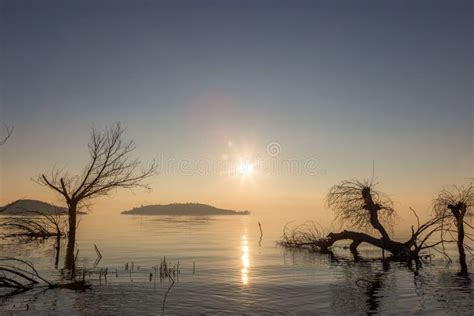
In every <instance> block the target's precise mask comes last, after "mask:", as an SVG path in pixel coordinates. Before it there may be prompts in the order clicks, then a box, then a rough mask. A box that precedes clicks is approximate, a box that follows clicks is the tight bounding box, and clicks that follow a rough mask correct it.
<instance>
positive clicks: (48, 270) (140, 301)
mask: <svg viewBox="0 0 474 316" xmlns="http://www.w3.org/2000/svg"><path fill="white" fill-rule="evenodd" d="M290 215H291V214H290ZM258 221H260V222H261V223H262V227H263V238H262V239H261V240H260V231H259V228H258ZM286 221H287V219H286V218H276V217H275V216H272V215H271V214H267V215H265V216H254V215H250V216H213V217H184V216H183V217H181V216H180V217H161V216H160V217H158V216H156V217H153V216H130V215H128V216H125V215H118V214H102V213H100V212H94V213H92V214H90V215H86V216H82V218H81V221H80V224H79V230H78V241H77V243H78V248H79V254H78V266H79V267H86V268H89V269H92V270H93V271H94V272H95V273H91V274H89V273H88V274H87V275H86V279H87V280H89V281H90V282H91V283H92V289H91V290H86V291H84V292H75V291H71V290H66V289H55V290H46V291H44V290H41V289H38V290H34V291H29V292H27V293H24V294H20V295H16V296H13V297H10V298H5V299H2V300H0V302H1V303H0V311H1V314H2V315H3V314H4V312H6V311H8V312H6V314H8V313H9V312H12V311H14V312H18V313H21V312H22V311H26V310H28V311H35V314H46V313H48V314H68V315H82V314H86V315H89V314H110V315H118V314H137V313H140V314H150V315H156V314H163V313H164V314H169V315H172V314H221V313H234V314H293V315H300V314H302V315H304V314H359V315H365V314H373V313H381V314H440V315H443V314H465V315H472V310H473V309H474V294H473V293H474V286H473V284H472V283H470V279H472V278H473V274H471V275H470V278H461V277H458V276H457V275H456V272H457V269H458V266H457V264H456V263H454V264H452V265H449V266H447V265H446V261H445V260H444V259H442V257H441V255H435V257H434V258H433V259H432V260H431V263H428V264H425V265H424V267H423V268H422V269H420V270H419V271H418V273H416V272H415V271H413V270H412V269H411V268H409V267H407V266H406V265H403V264H399V263H390V264H388V265H383V264H382V263H381V262H380V261H372V262H354V261H353V260H349V259H350V258H351V257H350V255H349V253H348V250H345V249H344V248H343V247H342V246H341V247H337V248H336V249H335V253H336V255H337V259H334V258H330V257H328V256H327V255H322V254H317V253H310V252H307V251H290V250H287V249H284V248H281V247H280V246H278V245H277V243H276V242H277V241H278V240H279V238H280V237H281V235H282V230H283V226H284V224H285V222H286ZM94 245H97V247H98V248H99V250H100V252H101V254H102V256H103V258H102V259H101V261H100V262H99V263H98V264H97V266H96V267H95V268H94V261H95V260H96V257H97V254H96V252H95V250H94ZM0 249H1V253H2V256H7V255H8V256H17V257H22V258H27V259H28V260H31V261H32V262H33V263H34V264H35V266H36V267H37V268H38V270H39V271H40V273H41V274H42V275H43V276H46V277H47V278H50V279H59V278H60V277H61V273H60V270H56V269H55V268H54V246H53V243H52V241H47V242H34V243H28V244H18V243H13V242H12V241H11V240H3V241H2V244H1V248H0ZM63 249H64V245H63ZM361 254H362V255H363V256H365V257H374V256H377V255H378V254H379V251H378V250H376V249H371V248H370V247H368V246H367V247H362V249H361ZM164 257H166V261H167V262H168V264H169V265H170V266H176V267H177V264H178V261H179V270H180V273H179V274H176V275H175V277H174V279H175V282H174V283H172V282H171V280H169V279H164V280H162V281H160V280H159V279H157V281H156V282H155V280H154V276H153V277H152V280H151V281H150V273H154V271H153V268H152V267H153V266H159V265H160V262H161V260H163V258H164ZM471 259H472V258H469V260H471ZM127 264H128V269H127V270H126V265H127ZM132 266H133V271H131V267H132ZM105 268H107V270H108V274H107V279H106V280H105V278H104V277H103V276H100V277H99V271H100V270H101V269H103V271H104V269H105ZM469 268H470V269H471V270H472V269H473V266H472V261H470V266H469ZM165 298H166V299H165Z"/></svg>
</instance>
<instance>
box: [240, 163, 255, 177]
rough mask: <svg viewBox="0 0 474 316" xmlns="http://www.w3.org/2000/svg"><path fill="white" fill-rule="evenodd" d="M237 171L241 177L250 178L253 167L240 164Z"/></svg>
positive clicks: (247, 164)
mask: <svg viewBox="0 0 474 316" xmlns="http://www.w3.org/2000/svg"><path fill="white" fill-rule="evenodd" d="M238 171H239V174H240V175H241V176H245V177H247V176H250V175H252V173H253V165H252V164H250V163H242V164H240V165H239V169H238Z"/></svg>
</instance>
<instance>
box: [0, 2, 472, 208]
mask: <svg viewBox="0 0 474 316" xmlns="http://www.w3.org/2000/svg"><path fill="white" fill-rule="evenodd" d="M0 2H1V17H0V18H1V22H0V32H1V33H0V38H1V45H2V54H1V59H0V63H1V64H0V80H1V94H0V96H1V121H2V122H4V123H6V124H8V125H13V126H14V128H15V129H14V134H13V136H12V137H11V139H10V140H9V142H8V143H7V144H6V145H4V146H3V147H2V148H1V149H0V154H1V156H0V158H1V160H0V162H1V165H0V166H1V182H0V185H1V187H0V193H1V198H0V203H6V202H7V201H10V200H12V199H16V198H25V197H28V198H39V199H44V200H48V201H57V199H56V197H55V195H54V194H53V193H52V192H49V191H48V190H47V189H45V188H41V187H39V186H38V185H37V184H35V183H34V182H32V181H31V180H30V179H31V178H32V177H35V176H36V175H38V174H39V173H41V172H45V171H48V170H50V169H51V168H52V167H53V166H57V167H65V168H67V169H70V170H72V171H74V170H76V171H77V170H80V168H81V166H82V165H83V164H84V159H85V157H86V155H87V147H86V145H87V140H88V137H89V130H90V127H91V126H93V125H95V126H98V127H103V126H105V125H108V124H111V123H113V122H114V121H122V122H123V123H124V124H125V125H126V126H127V127H128V129H127V133H126V135H127V137H128V138H131V139H134V140H135V142H136V144H137V151H136V156H138V157H140V158H141V159H143V161H145V162H148V161H150V160H152V159H159V160H160V161H161V162H163V161H165V160H170V159H171V160H173V161H176V162H177V164H178V165H179V164H180V162H182V161H186V163H185V164H186V165H187V166H189V165H191V166H192V167H191V169H192V170H186V171H185V172H183V170H179V169H180V167H179V166H171V167H169V168H164V169H163V170H162V172H161V175H159V176H157V177H155V178H153V179H152V180H151V184H152V187H153V191H152V192H151V193H147V192H143V191H141V190H136V191H135V193H134V194H132V193H130V192H128V191H125V192H117V193H116V194H114V195H113V198H112V199H101V200H98V201H97V203H96V204H95V206H94V208H95V209H109V210H114V211H118V210H123V209H126V208H130V207H132V206H135V205H137V204H148V203H165V202H173V201H176V202H186V201H196V202H204V203H210V204H214V205H216V206H221V207H229V208H236V209H249V210H252V211H254V212H259V211H262V212H269V211H289V210H291V211H295V212H297V211H299V210H300V211H301V212H307V211H308V212H313V211H314V212H315V213H317V212H319V211H320V210H321V209H322V205H323V197H324V195H325V194H326V192H327V190H328V189H329V187H330V186H331V185H333V184H335V183H337V182H339V181H341V180H343V179H351V178H370V177H371V176H372V165H373V163H374V165H375V176H376V179H377V180H378V182H379V183H380V188H381V189H382V190H383V191H385V192H387V193H388V194H390V195H391V196H392V197H393V198H394V200H395V201H396V202H397V203H398V207H399V208H400V211H402V212H403V210H405V209H407V208H408V206H409V205H414V206H417V207H419V208H421V209H422V210H423V211H425V210H427V208H428V206H429V203H430V200H431V199H432V197H433V196H434V194H435V193H436V191H437V190H439V189H440V188H441V187H442V185H444V184H452V183H465V182H466V181H467V179H468V178H470V177H473V176H474V174H473V162H474V155H473V120H474V119H473V71H474V66H473V22H472V21H473V20H474V17H473V2H472V1H456V0H449V1H448V0H446V1H416V0H414V1H401V0H400V1H399V0H392V1H391V0H388V1H381V0H380V1H362V0H361V1H357V0H348V1H334V0H332V1H269V0H261V1H259V0H255V1H231V0H221V1H191V0H189V1H176V0H174V1H167V2H161V1H140V0H133V1H132V0H129V1H118V0H107V1H105V0H104V1H84V0H81V1H72V0H63V1H46V0H41V1H40V0H34V1H33V0H31V1H24V0H11V1H10V0H0ZM271 142H276V143H277V144H273V145H274V148H276V149H280V148H281V151H280V152H279V153H278V155H277V156H271V155H269V154H268V153H267V146H268V144H269V143H271ZM257 157H258V162H260V163H262V164H263V165H265V166H264V167H263V168H260V167H261V166H260V167H258V166H256V168H255V172H254V173H253V174H252V175H250V176H248V177H243V176H239V175H233V174H229V173H226V172H222V171H221V170H219V171H218V172H214V171H210V172H207V171H206V172H200V171H199V170H198V172H196V170H195V169H196V167H195V166H194V164H196V161H198V162H199V161H200V163H204V164H208V165H212V166H215V165H217V164H218V163H219V162H222V161H238V160H239V159H242V160H243V161H248V162H249V163H255V162H256V161H257ZM226 159H227V160H226ZM290 159H291V161H292V164H294V165H295V166H296V165H297V166H298V168H299V169H298V170H297V171H295V170H283V169H285V168H284V167H282V166H281V165H278V164H279V163H280V164H281V163H282V162H283V161H289V160H290ZM308 161H309V163H308ZM270 163H272V164H273V163H275V165H273V167H271V168H273V169H272V170H271V172H269V171H268V170H267V169H266V168H268V164H270ZM193 166H194V167H193ZM181 169H183V166H182V165H181ZM184 169H189V168H188V167H186V168H184ZM263 169H264V170H263ZM309 169H310V170H309Z"/></svg>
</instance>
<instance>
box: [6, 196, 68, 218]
mask: <svg viewBox="0 0 474 316" xmlns="http://www.w3.org/2000/svg"><path fill="white" fill-rule="evenodd" d="M0 210H3V211H0V215H25V216H27V215H36V214H35V213H34V212H41V213H43V214H46V215H50V214H64V215H66V214H67V208H64V207H60V206H56V205H53V204H50V203H46V202H43V201H38V200H28V199H24V200H18V201H15V202H13V203H12V204H10V205H5V206H2V207H0Z"/></svg>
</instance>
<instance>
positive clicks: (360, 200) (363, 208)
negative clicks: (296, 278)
mask: <svg viewBox="0 0 474 316" xmlns="http://www.w3.org/2000/svg"><path fill="white" fill-rule="evenodd" d="M327 202H328V206H329V207H330V208H332V209H333V210H334V211H335V213H336V220H338V221H339V222H341V223H342V224H346V225H347V226H348V227H351V228H353V229H355V230H354V231H352V230H343V231H342V232H337V233H333V232H331V233H329V234H327V235H325V236H324V235H323V234H322V230H321V229H318V228H316V229H314V228H313V231H312V232H311V231H306V232H305V231H304V228H305V227H303V230H301V228H300V229H299V230H297V231H296V232H293V233H291V234H288V233H287V232H285V233H284V236H283V240H282V242H281V244H282V245H283V246H286V247H294V248H311V249H314V250H317V251H320V252H330V248H331V247H332V246H333V245H334V243H336V242H338V241H341V240H348V241H350V242H351V243H350V246H349V248H350V250H351V252H352V253H353V254H354V255H357V248H358V247H359V245H360V244H361V243H367V244H370V245H372V246H375V247H378V248H380V249H382V250H383V251H388V252H390V253H391V254H392V258H394V259H397V260H406V261H411V260H418V254H419V252H420V251H421V250H423V249H426V248H430V247H434V246H436V245H437V244H432V245H427V241H428V239H429V238H430V237H431V236H432V235H433V234H434V233H436V232H439V231H440V223H441V222H442V219H441V218H433V219H431V220H429V221H428V222H426V223H424V224H422V225H420V224H418V227H417V229H416V230H415V229H413V228H412V236H411V237H410V239H409V240H407V241H406V242H398V241H395V240H393V239H392V238H391V236H390V233H389V231H390V227H391V226H392V224H393V221H394V218H395V216H396V215H395V210H394V209H393V203H392V201H391V200H390V199H389V198H388V197H387V196H386V195H384V194H383V193H381V192H378V191H376V190H374V185H373V184H372V183H369V182H360V181H355V180H353V181H343V182H342V183H341V184H339V185H336V186H334V187H332V188H331V189H330V191H329V194H328V197H327ZM415 215H416V214H415ZM372 232H375V233H376V234H378V235H379V236H376V235H375V236H374V235H372V234H371V233H372Z"/></svg>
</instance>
